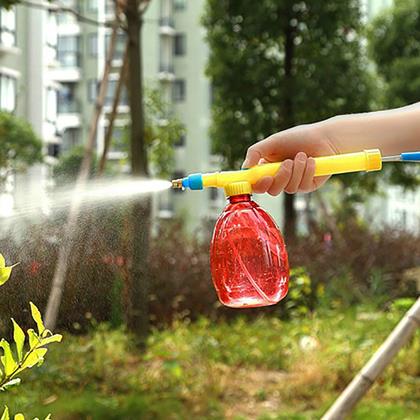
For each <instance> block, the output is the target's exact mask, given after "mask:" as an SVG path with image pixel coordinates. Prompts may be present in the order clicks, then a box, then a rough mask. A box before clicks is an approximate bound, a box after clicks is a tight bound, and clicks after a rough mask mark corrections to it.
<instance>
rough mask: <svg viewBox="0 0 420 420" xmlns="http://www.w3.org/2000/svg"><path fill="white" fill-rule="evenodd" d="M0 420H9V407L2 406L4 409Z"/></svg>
mask: <svg viewBox="0 0 420 420" xmlns="http://www.w3.org/2000/svg"><path fill="white" fill-rule="evenodd" d="M0 420H10V417H9V409H8V408H7V407H4V411H3V414H2V416H1V418H0Z"/></svg>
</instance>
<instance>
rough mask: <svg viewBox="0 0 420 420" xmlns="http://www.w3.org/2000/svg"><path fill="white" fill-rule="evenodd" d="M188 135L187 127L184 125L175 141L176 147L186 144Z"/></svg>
mask: <svg viewBox="0 0 420 420" xmlns="http://www.w3.org/2000/svg"><path fill="white" fill-rule="evenodd" d="M186 137H187V136H186V129H185V126H183V127H182V129H181V135H180V136H179V137H178V138H177V139H176V140H175V141H174V146H175V147H182V146H185V141H186Z"/></svg>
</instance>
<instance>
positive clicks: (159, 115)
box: [145, 89, 183, 178]
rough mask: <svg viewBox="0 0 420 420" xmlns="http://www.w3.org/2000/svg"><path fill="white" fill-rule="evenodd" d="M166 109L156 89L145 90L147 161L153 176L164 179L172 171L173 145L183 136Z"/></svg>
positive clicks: (166, 106) (181, 130) (179, 125)
mask: <svg viewBox="0 0 420 420" xmlns="http://www.w3.org/2000/svg"><path fill="white" fill-rule="evenodd" d="M168 109H169V106H168V104H167V103H165V101H164V100H163V98H162V95H161V93H160V92H159V90H158V89H148V90H146V95H145V110H146V144H147V146H148V153H149V161H150V164H151V165H152V168H153V169H154V172H155V174H156V175H158V176H161V177H165V178H167V177H169V176H170V175H171V173H172V170H173V163H174V143H175V142H176V141H177V140H178V139H179V138H180V137H181V135H182V134H183V127H182V124H181V123H180V121H179V120H178V119H177V118H176V117H174V116H173V115H172V114H171V113H170V112H169V111H168Z"/></svg>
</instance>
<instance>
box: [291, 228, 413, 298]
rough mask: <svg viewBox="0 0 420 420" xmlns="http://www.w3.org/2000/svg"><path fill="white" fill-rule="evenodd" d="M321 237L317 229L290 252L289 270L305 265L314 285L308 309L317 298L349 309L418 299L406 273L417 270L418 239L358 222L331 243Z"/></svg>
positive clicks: (339, 234)
mask: <svg viewBox="0 0 420 420" xmlns="http://www.w3.org/2000/svg"><path fill="white" fill-rule="evenodd" d="M327 234H328V235H331V233H329V232H328V233H327ZM324 236H325V231H321V230H316V231H314V232H313V233H312V234H311V235H310V236H308V237H305V238H302V239H301V240H299V241H298V242H297V243H296V244H293V245H292V246H291V247H289V249H288V250H289V258H290V263H291V266H292V267H294V266H303V267H305V268H306V269H307V271H308V273H309V275H310V277H311V279H312V281H313V288H312V305H315V303H316V302H317V299H318V298H319V297H320V295H321V297H322V296H323V297H324V299H325V300H327V301H334V300H336V301H337V302H339V303H343V304H347V305H350V304H353V303H357V302H364V301H366V300H372V299H373V300H375V301H378V300H379V303H386V302H390V301H392V300H393V299H395V298H397V297H402V296H415V295H416V289H415V284H414V282H411V283H409V282H407V281H406V280H405V276H404V272H405V271H406V270H408V269H410V268H413V267H418V266H420V237H419V236H416V235H415V234H413V233H409V232H406V231H402V230H396V229H391V228H385V229H383V230H381V231H371V230H369V229H368V228H367V227H366V226H364V225H362V224H358V223H348V224H346V225H344V226H342V227H341V228H339V229H337V235H336V236H335V237H334V236H332V237H331V240H329V239H330V238H329V237H328V236H327V240H325V238H324Z"/></svg>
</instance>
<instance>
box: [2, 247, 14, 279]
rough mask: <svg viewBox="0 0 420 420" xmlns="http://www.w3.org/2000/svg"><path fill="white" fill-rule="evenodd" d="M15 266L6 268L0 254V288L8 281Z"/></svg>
mask: <svg viewBox="0 0 420 420" xmlns="http://www.w3.org/2000/svg"><path fill="white" fill-rule="evenodd" d="M15 266H16V264H15V265H12V266H10V267H6V260H5V259H4V257H3V255H1V254H0V286H3V284H4V283H6V281H7V280H9V278H10V275H11V274H12V269H13V267H15Z"/></svg>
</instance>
